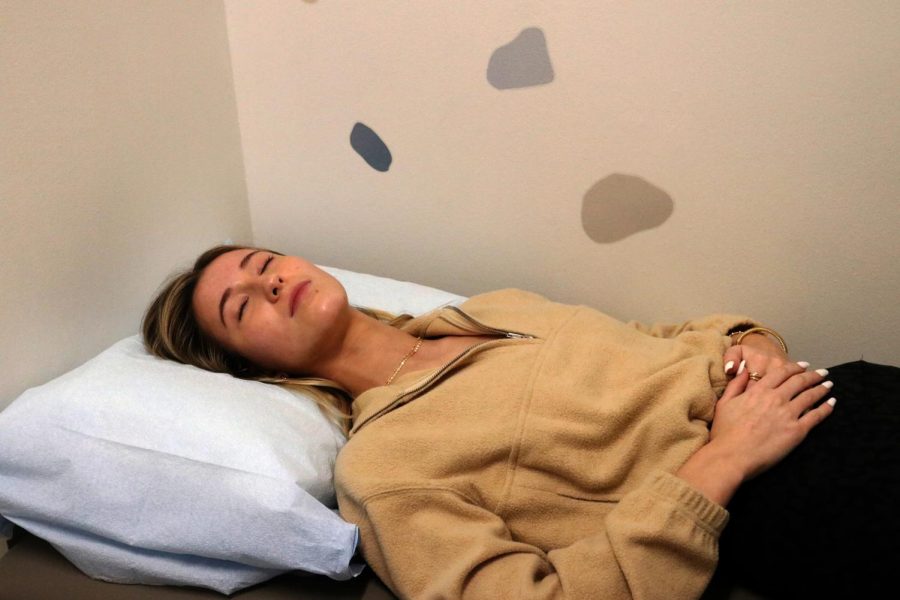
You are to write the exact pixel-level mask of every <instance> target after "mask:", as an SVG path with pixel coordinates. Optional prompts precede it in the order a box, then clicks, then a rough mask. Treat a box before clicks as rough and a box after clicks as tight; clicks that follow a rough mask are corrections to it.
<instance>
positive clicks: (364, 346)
mask: <svg viewBox="0 0 900 600" xmlns="http://www.w3.org/2000/svg"><path fill="white" fill-rule="evenodd" d="M416 341H417V338H416V337H414V336H412V335H410V334H408V333H406V332H404V331H401V330H399V329H397V328H396V327H392V326H390V325H387V324H385V323H382V322H380V321H378V320H376V319H373V318H371V317H368V316H366V315H364V314H363V313H361V312H359V311H358V310H355V309H351V314H350V317H349V320H348V323H347V327H346V329H345V331H344V335H343V336H341V337H340V340H339V342H338V344H337V347H336V348H334V349H332V351H331V352H329V353H328V354H327V355H325V356H323V357H322V358H321V361H320V362H319V364H318V365H316V368H315V369H313V371H314V372H315V374H316V376H318V377H324V378H326V379H331V380H332V381H335V382H337V383H339V384H340V385H341V386H343V387H344V389H346V390H347V391H348V392H350V394H351V395H352V396H353V397H354V398H355V397H357V396H358V395H360V394H362V393H363V392H365V391H366V390H368V389H371V388H373V387H377V386H380V385H384V384H385V382H386V381H387V379H388V378H389V377H390V376H391V374H392V373H393V372H394V370H395V369H396V368H397V365H399V364H400V361H402V360H403V357H405V356H406V355H407V353H408V352H409V351H410V350H411V349H412V348H413V347H414V346H415V344H416ZM408 368H409V362H407V364H406V365H405V366H404V368H403V370H401V371H400V373H398V375H397V376H398V377H399V376H400V375H402V374H403V373H404V372H406V371H407V370H408Z"/></svg>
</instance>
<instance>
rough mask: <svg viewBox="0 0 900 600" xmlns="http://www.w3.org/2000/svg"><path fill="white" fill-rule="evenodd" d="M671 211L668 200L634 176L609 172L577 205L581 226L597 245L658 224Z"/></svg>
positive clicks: (651, 185) (666, 196)
mask: <svg viewBox="0 0 900 600" xmlns="http://www.w3.org/2000/svg"><path fill="white" fill-rule="evenodd" d="M674 208H675V203H674V202H673V201H672V198H671V197H670V196H669V195H668V194H667V193H665V192H664V191H662V190H661V189H659V188H658V187H656V186H655V185H653V184H652V183H650V182H648V181H646V180H644V179H641V178H640V177H636V176H634V175H622V174H621V173H613V174H612V175H610V176H608V177H604V178H603V179H601V180H600V181H598V182H597V183H595V184H594V185H593V186H592V187H591V189H590V190H588V192H587V193H586V194H585V195H584V200H583V202H582V204H581V226H582V227H583V228H584V232H585V233H587V234H588V237H590V238H591V239H592V240H594V241H595V242H597V243H600V244H609V243H611V242H618V241H619V240H622V239H625V238H627V237H628V236H629V235H634V234H635V233H637V232H639V231H644V230H647V229H652V228H654V227H659V226H660V225H662V224H663V223H664V222H665V221H666V220H667V219H668V218H669V217H670V216H671V215H672V212H673V210H674Z"/></svg>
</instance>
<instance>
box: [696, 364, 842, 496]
mask: <svg viewBox="0 0 900 600" xmlns="http://www.w3.org/2000/svg"><path fill="white" fill-rule="evenodd" d="M825 372H826V373H827V371H825ZM748 380H749V369H746V368H745V369H743V371H742V372H741V373H740V374H739V375H737V376H735V378H734V379H732V380H731V382H730V383H729V384H728V386H727V387H726V388H725V392H724V393H723V395H722V397H721V398H720V399H719V401H718V402H717V403H716V409H715V415H714V416H713V422H712V427H711V428H710V433H709V443H708V444H707V446H706V449H707V450H708V451H712V450H713V449H714V448H715V451H716V453H717V454H719V455H720V456H722V457H724V458H725V459H726V460H728V461H729V462H731V463H732V465H733V466H735V467H736V468H737V469H738V470H739V472H740V473H741V474H742V479H743V480H744V481H746V480H748V479H751V478H753V477H755V476H756V475H758V474H760V473H762V472H763V471H765V470H766V469H769V468H770V467H772V466H773V465H775V464H776V463H778V461H780V460H781V459H782V458H784V457H785V456H787V454H788V453H789V452H790V451H791V450H793V449H794V448H795V447H797V446H798V445H799V444H800V442H802V441H803V440H804V439H805V438H806V436H807V434H808V433H809V432H810V430H812V428H813V427H815V426H816V425H818V424H819V423H821V422H822V421H824V420H825V418H826V417H828V415H830V414H831V413H832V411H833V410H834V407H833V403H832V404H829V403H828V402H823V403H822V404H821V405H819V406H817V407H816V408H812V407H813V406H814V405H815V404H816V402H818V401H819V400H821V399H822V398H823V397H824V396H825V395H826V394H827V393H828V392H829V391H830V387H831V386H830V385H829V383H830V382H825V384H824V385H823V380H824V377H823V375H821V374H820V372H816V371H806V370H805V369H804V368H803V367H801V366H800V365H798V364H796V363H790V362H786V363H783V364H781V365H776V364H770V366H769V370H768V371H767V372H766V373H765V375H763V377H762V378H761V379H760V380H759V381H757V382H756V384H755V385H753V386H750V387H749V388H748V387H747V382H748Z"/></svg>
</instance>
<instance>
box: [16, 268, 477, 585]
mask: <svg viewBox="0 0 900 600" xmlns="http://www.w3.org/2000/svg"><path fill="white" fill-rule="evenodd" d="M324 268H325V270H327V271H329V272H331V273H332V274H333V275H335V277H337V278H338V279H339V280H340V281H341V282H342V283H343V284H344V285H345V287H346V288H347V292H348V296H349V297H350V301H351V303H353V304H355V305H360V306H368V307H371V308H381V309H384V310H387V311H390V312H394V313H398V314H399V313H403V312H408V313H412V314H419V313H422V312H426V311H428V310H431V309H433V308H436V307H438V306H440V305H444V304H448V303H454V302H459V301H461V300H463V298H462V297H461V296H456V295H454V294H450V293H448V292H443V291H440V290H435V289H433V288H428V287H426V286H420V285H417V284H413V283H409V282H400V281H395V280H392V279H388V278H383V277H376V276H373V275H365V274H361V273H354V272H352V271H345V270H342V269H333V268H329V267H324ZM344 441H345V440H344V437H343V435H342V434H341V432H340V431H339V429H338V428H337V427H336V426H334V425H333V424H332V423H331V422H330V421H328V420H327V419H326V418H325V417H324V416H323V415H322V414H321V412H320V411H319V410H318V408H317V407H316V406H315V404H314V403H313V402H312V401H311V400H310V399H309V398H306V397H303V396H301V395H298V394H295V393H292V392H289V391H287V390H285V389H282V388H280V387H277V386H272V385H267V384H263V383H258V382H252V381H242V380H239V379H236V378H233V377H230V376H228V375H224V374H220V373H209V372H207V371H203V370H201V369H197V368H194V367H190V366H187V365H181V364H178V363H175V362H171V361H167V360H162V359H159V358H156V357H153V356H150V355H148V354H147V353H146V352H145V351H144V349H143V346H142V344H141V341H140V338H139V336H132V337H130V338H126V339H124V340H122V341H120V342H118V343H116V344H114V345H113V346H112V347H110V348H109V349H107V350H106V351H104V352H103V353H101V354H100V355H98V356H97V357H95V358H94V359H92V360H90V361H88V362H87V363H85V364H84V365H82V366H80V367H78V368H76V369H74V370H73V371H70V372H69V373H66V374H64V375H62V376H61V377H58V378H57V379H54V380H53V381H51V382H49V383H47V384H44V385H42V386H39V387H36V388H32V389H30V390H27V391H26V392H24V393H23V394H22V395H21V396H20V397H19V398H18V399H16V400H15V401H14V402H13V403H12V404H11V405H10V406H9V407H8V408H7V409H6V410H4V411H3V412H2V413H0V530H4V529H6V530H8V529H9V523H6V522H4V517H5V519H7V520H8V521H9V522H12V523H16V524H18V525H20V526H22V527H23V528H25V529H27V530H29V531H31V532H32V533H34V534H35V535H37V536H39V537H42V538H44V539H46V540H48V541H49V542H50V543H52V544H53V545H54V546H55V547H56V548H57V549H59V550H60V551H61V552H62V553H63V554H64V555H65V556H66V557H67V558H69V560H71V561H72V562H73V563H75V564H76V565H77V566H78V567H79V568H80V569H81V570H82V571H84V572H85V573H87V574H88V575H91V576H92V577H96V578H98V579H104V580H107V581H115V582H121V583H150V584H176V585H197V586H203V587H209V588H212V589H215V590H217V591H219V592H222V593H231V592H233V591H235V590H237V589H240V588H243V587H246V586H249V585H253V584H255V583H259V582H261V581H264V580H266V579H269V578H271V577H273V576H275V575H278V574H279V573H282V572H285V571H289V570H295V569H300V570H304V571H308V572H311V573H318V574H324V575H328V576H329V577H332V578H334V579H348V578H350V577H353V576H356V575H357V574H359V572H360V571H361V570H362V568H363V565H362V563H359V562H354V561H352V560H351V559H352V557H353V555H354V552H355V550H356V544H357V541H358V531H357V528H356V526H354V525H352V524H350V523H346V522H345V521H343V520H342V519H340V517H339V516H338V515H337V513H336V511H334V510H332V508H333V507H334V506H335V502H334V489H333V487H332V471H333V466H334V460H335V457H336V455H337V452H338V450H339V449H340V448H341V446H342V445H343V443H344Z"/></svg>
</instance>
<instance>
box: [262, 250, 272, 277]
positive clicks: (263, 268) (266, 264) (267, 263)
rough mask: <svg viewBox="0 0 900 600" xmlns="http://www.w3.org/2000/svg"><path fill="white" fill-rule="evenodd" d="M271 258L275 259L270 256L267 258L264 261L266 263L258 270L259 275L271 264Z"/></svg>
mask: <svg viewBox="0 0 900 600" xmlns="http://www.w3.org/2000/svg"><path fill="white" fill-rule="evenodd" d="M273 258H275V257H274V256H272V255H271V254H270V255H269V257H268V258H267V259H266V262H264V263H263V266H262V269H260V271H259V274H260V275H262V274H263V273H265V272H266V268H267V267H268V266H269V263H270V262H272V259H273Z"/></svg>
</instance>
